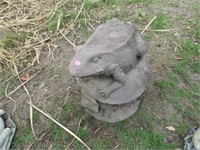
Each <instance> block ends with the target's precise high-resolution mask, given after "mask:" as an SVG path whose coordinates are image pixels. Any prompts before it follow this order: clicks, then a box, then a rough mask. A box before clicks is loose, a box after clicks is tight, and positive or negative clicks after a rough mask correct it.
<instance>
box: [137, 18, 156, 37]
mask: <svg viewBox="0 0 200 150" xmlns="http://www.w3.org/2000/svg"><path fill="white" fill-rule="evenodd" d="M155 19H156V16H155V17H153V19H152V20H151V21H150V22H149V23H148V25H147V26H146V27H145V28H144V30H143V31H142V32H141V34H143V33H144V32H145V31H146V30H147V28H148V27H149V26H150V25H151V24H152V22H153V21H154V20H155Z"/></svg>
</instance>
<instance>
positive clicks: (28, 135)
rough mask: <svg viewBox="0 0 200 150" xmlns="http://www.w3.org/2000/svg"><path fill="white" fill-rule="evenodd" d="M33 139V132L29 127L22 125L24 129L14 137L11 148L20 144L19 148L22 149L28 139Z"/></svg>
mask: <svg viewBox="0 0 200 150" xmlns="http://www.w3.org/2000/svg"><path fill="white" fill-rule="evenodd" d="M33 139H34V136H33V133H32V131H31V129H30V128H29V127H24V129H23V130H22V132H21V133H20V135H19V136H18V137H17V138H14V140H13V142H12V145H11V148H12V147H15V146H16V145H18V146H19V145H21V146H20V147H21V149H24V148H25V147H23V146H26V144H27V143H29V142H30V141H32V140H33Z"/></svg>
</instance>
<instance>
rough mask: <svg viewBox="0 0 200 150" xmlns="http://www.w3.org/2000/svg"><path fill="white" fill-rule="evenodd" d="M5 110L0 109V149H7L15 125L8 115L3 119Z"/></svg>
mask: <svg viewBox="0 0 200 150" xmlns="http://www.w3.org/2000/svg"><path fill="white" fill-rule="evenodd" d="M3 115H5V111H3V110H1V109H0V150H8V149H9V147H10V144H11V141H12V138H13V136H14V134H15V130H16V126H15V124H14V122H13V121H12V120H11V119H10V117H8V118H7V119H5V120H4V119H3V118H2V116H3Z"/></svg>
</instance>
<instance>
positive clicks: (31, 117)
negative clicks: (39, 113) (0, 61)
mask: <svg viewBox="0 0 200 150" xmlns="http://www.w3.org/2000/svg"><path fill="white" fill-rule="evenodd" d="M13 65H14V69H15V72H16V74H17V77H18V79H19V81H20V82H21V84H23V82H22V80H21V79H20V77H19V73H18V70H17V66H16V64H15V63H14V62H13ZM22 86H23V88H24V90H25V91H26V94H27V95H28V97H29V102H30V104H32V99H31V95H30V93H29V91H28V89H27V88H26V86H25V85H24V84H23V85H22ZM30 124H31V130H32V132H33V135H34V136H35V138H36V139H37V136H36V134H35V130H34V128H33V108H32V106H31V105H30Z"/></svg>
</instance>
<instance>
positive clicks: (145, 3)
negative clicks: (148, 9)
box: [129, 0, 153, 5]
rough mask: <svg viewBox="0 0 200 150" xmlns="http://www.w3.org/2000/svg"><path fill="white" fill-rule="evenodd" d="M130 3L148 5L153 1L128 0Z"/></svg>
mask: <svg viewBox="0 0 200 150" xmlns="http://www.w3.org/2000/svg"><path fill="white" fill-rule="evenodd" d="M129 2H131V3H141V4H143V5H149V4H151V3H152V2H153V0H129Z"/></svg>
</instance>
